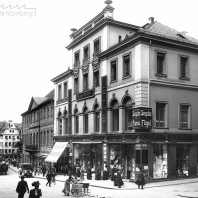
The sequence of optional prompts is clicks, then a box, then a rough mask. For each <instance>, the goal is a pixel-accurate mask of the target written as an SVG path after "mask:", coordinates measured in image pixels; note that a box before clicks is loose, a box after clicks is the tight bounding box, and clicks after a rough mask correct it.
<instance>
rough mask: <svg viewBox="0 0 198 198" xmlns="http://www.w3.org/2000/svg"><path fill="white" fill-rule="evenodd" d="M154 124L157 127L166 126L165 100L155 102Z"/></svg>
mask: <svg viewBox="0 0 198 198" xmlns="http://www.w3.org/2000/svg"><path fill="white" fill-rule="evenodd" d="M155 126H156V127H157V128H165V127H167V103H165V102H157V103H156V120H155Z"/></svg>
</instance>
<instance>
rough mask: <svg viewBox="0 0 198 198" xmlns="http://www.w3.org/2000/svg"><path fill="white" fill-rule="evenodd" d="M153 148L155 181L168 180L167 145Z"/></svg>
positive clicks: (156, 145)
mask: <svg viewBox="0 0 198 198" xmlns="http://www.w3.org/2000/svg"><path fill="white" fill-rule="evenodd" d="M153 146H154V148H153V179H163V178H168V156H167V145H166V144H154V145H153Z"/></svg>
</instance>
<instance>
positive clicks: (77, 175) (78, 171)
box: [76, 164, 80, 179]
mask: <svg viewBox="0 0 198 198" xmlns="http://www.w3.org/2000/svg"><path fill="white" fill-rule="evenodd" d="M76 177H77V179H79V178H80V166H79V165H78V164H77V165H76Z"/></svg>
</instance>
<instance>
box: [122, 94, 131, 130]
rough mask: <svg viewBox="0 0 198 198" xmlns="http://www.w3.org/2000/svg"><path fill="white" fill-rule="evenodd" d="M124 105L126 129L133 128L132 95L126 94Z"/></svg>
mask: <svg viewBox="0 0 198 198" xmlns="http://www.w3.org/2000/svg"><path fill="white" fill-rule="evenodd" d="M123 106H124V111H125V113H124V116H125V119H124V122H125V123H123V124H124V126H125V130H132V100H131V97H130V96H126V97H125V98H124V99H123Z"/></svg>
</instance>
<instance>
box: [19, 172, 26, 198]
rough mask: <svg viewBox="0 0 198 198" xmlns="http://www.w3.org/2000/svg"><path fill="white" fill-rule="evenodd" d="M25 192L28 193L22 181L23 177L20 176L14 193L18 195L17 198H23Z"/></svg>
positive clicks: (24, 182)
mask: <svg viewBox="0 0 198 198" xmlns="http://www.w3.org/2000/svg"><path fill="white" fill-rule="evenodd" d="M26 190H27V191H28V193H29V188H28V185H27V182H26V181H24V176H23V175H22V176H21V181H20V182H19V183H18V185H17V188H16V192H17V193H18V198H23V197H24V194H25V192H26Z"/></svg>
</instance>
